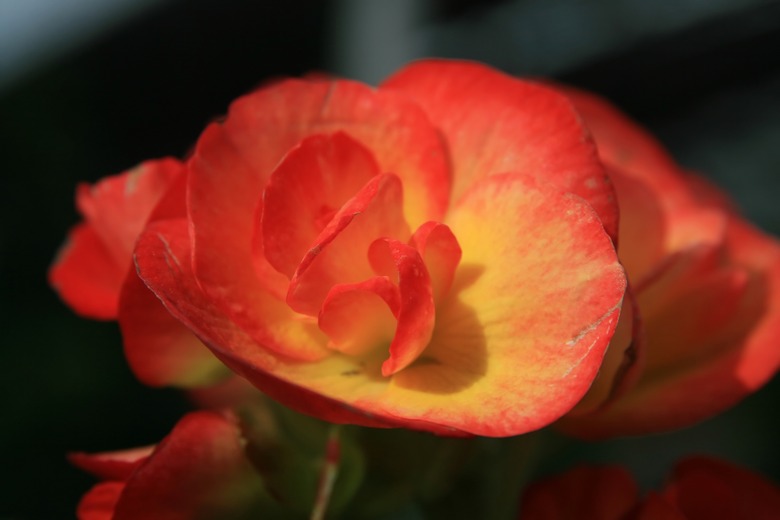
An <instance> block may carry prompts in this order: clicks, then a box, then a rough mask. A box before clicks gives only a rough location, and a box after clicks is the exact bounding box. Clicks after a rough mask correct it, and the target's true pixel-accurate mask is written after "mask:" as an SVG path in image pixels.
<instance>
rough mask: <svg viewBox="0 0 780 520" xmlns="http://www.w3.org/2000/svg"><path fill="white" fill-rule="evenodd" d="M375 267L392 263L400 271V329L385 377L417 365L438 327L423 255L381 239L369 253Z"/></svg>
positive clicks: (397, 331) (384, 370)
mask: <svg viewBox="0 0 780 520" xmlns="http://www.w3.org/2000/svg"><path fill="white" fill-rule="evenodd" d="M368 255H369V259H370V260H371V262H372V264H382V263H392V264H393V265H394V267H395V270H396V271H397V274H396V278H397V279H398V292H399V295H400V300H401V301H400V306H399V308H398V327H397V328H396V330H395V335H394V336H393V341H392V342H391V343H390V357H389V358H388V359H387V360H386V361H385V362H384V363H382V375H383V376H385V377H388V376H391V375H393V374H395V373H396V372H399V371H401V370H403V369H404V368H406V367H407V366H409V364H411V363H412V362H413V361H415V360H416V359H417V358H418V357H419V356H420V354H421V353H422V351H423V350H425V347H427V346H428V343H429V342H430V340H431V335H432V333H433V326H434V323H435V307H434V303H433V288H432V287H431V279H430V276H429V275H428V270H427V269H426V268H425V264H424V263H423V260H422V258H421V257H420V254H419V253H418V252H417V250H416V249H414V248H413V247H412V246H409V245H406V244H404V243H403V242H401V241H399V240H393V239H388V238H381V239H378V240H376V241H375V242H374V243H373V244H371V248H370V249H369V252H368Z"/></svg>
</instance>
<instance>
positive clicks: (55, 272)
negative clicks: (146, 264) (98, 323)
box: [49, 223, 130, 320]
mask: <svg viewBox="0 0 780 520" xmlns="http://www.w3.org/2000/svg"><path fill="white" fill-rule="evenodd" d="M129 259H130V257H129V256H128V260H129ZM126 273H127V268H126V267H125V266H124V265H120V264H118V263H117V262H116V261H115V260H114V258H113V256H112V255H111V254H110V252H109V251H108V249H106V246H105V244H104V243H103V241H102V240H101V238H100V237H99V236H98V235H97V233H95V230H94V229H93V228H92V227H91V226H90V225H89V224H84V223H82V224H78V225H77V226H75V227H74V228H73V229H72V230H71V231H70V233H69V234H68V238H67V241H66V242H65V244H63V246H62V247H61V248H60V251H59V252H58V253H57V258H55V260H54V263H53V264H52V266H51V268H50V269H49V284H51V286H52V287H53V288H54V289H55V290H56V291H57V293H58V294H59V295H60V298H62V300H63V301H64V302H65V303H66V304H67V305H68V306H69V307H70V308H72V309H73V310H74V311H75V312H76V313H78V314H80V315H82V316H85V317H88V318H96V319H102V320H111V319H114V318H116V315H117V306H118V300H119V291H120V288H121V287H122V280H124V277H125V274H126Z"/></svg>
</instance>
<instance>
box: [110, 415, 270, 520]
mask: <svg viewBox="0 0 780 520" xmlns="http://www.w3.org/2000/svg"><path fill="white" fill-rule="evenodd" d="M262 493H263V491H262V482H261V480H260V478H259V476H258V475H257V474H256V473H255V472H254V471H253V470H252V468H251V466H250V464H249V462H248V460H247V458H246V454H245V453H244V444H243V440H242V436H241V431H240V429H239V427H238V425H237V424H236V423H235V422H234V421H232V420H230V419H228V418H225V417H224V416H222V415H219V414H217V413H213V412H193V413H190V414H188V415H186V416H184V417H183V418H182V419H181V420H180V421H179V422H178V424H177V425H176V426H175V427H174V429H173V431H171V433H170V434H169V435H168V436H167V437H166V438H165V439H163V441H162V442H160V444H159V445H158V446H157V448H156V449H155V451H154V453H153V454H152V455H151V456H150V457H149V458H148V459H147V460H146V461H145V462H144V463H143V464H142V465H141V466H140V467H139V468H138V469H136V471H135V472H134V473H133V474H132V475H131V476H130V477H129V478H128V480H127V481H126V485H125V488H124V490H123V491H122V493H121V496H120V498H119V500H118V502H117V503H116V509H115V516H114V517H113V518H114V519H115V520H135V519H138V518H155V519H159V520H189V519H191V518H204V519H215V520H216V519H220V518H244V517H245V516H244V515H246V514H247V513H248V509H249V507H250V506H251V505H252V504H253V503H254V502H255V500H256V499H257V497H258V496H261V494H262Z"/></svg>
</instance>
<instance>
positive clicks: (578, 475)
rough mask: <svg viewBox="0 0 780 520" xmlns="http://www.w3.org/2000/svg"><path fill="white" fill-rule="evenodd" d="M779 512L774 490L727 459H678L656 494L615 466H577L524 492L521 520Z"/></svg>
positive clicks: (689, 519) (708, 517)
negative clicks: (645, 491) (642, 491)
mask: <svg viewBox="0 0 780 520" xmlns="http://www.w3.org/2000/svg"><path fill="white" fill-rule="evenodd" d="M777 511H780V488H778V487H777V485H775V484H774V483H773V482H771V481H769V480H766V479H764V478H763V477H762V476H760V475H757V474H755V473H753V472H751V471H748V470H746V469H743V468H740V467H738V466H735V465H733V464H730V463H728V462H724V461H720V460H716V459H712V458H707V457H690V458H688V459H685V460H682V461H680V462H679V463H678V464H677V465H676V466H675V468H674V470H673V472H672V475H671V477H670V478H669V480H668V481H667V482H666V484H665V485H664V487H663V489H662V490H661V491H659V492H655V491H651V492H650V493H648V494H647V495H646V496H645V497H644V498H641V497H640V493H639V489H638V487H637V485H636V483H635V482H634V480H633V478H632V477H631V475H630V474H629V473H628V472H627V471H626V470H624V469H623V468H620V467H617V466H603V467H596V466H580V467H577V468H574V469H571V470H569V471H567V472H566V473H563V474H561V475H558V476H554V477H549V478H546V479H544V480H540V481H538V482H536V483H534V484H532V485H531V486H529V487H528V489H527V490H526V492H525V494H524V496H523V500H522V503H521V507H520V518H522V519H523V520H715V519H723V520H726V519H736V518H750V519H756V520H770V519H772V518H776V517H777Z"/></svg>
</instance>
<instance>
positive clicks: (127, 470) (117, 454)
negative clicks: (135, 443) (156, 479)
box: [68, 446, 154, 480]
mask: <svg viewBox="0 0 780 520" xmlns="http://www.w3.org/2000/svg"><path fill="white" fill-rule="evenodd" d="M152 450H154V446H144V447H142V448H132V449H129V450H121V451H109V452H105V453H70V454H68V461H70V463H71V464H73V465H74V466H78V467H79V468H81V469H83V470H84V471H88V472H90V473H92V474H93V475H96V476H98V477H100V478H102V479H106V480H125V479H126V478H127V477H129V476H130V474H131V473H132V472H133V470H135V468H137V467H138V466H139V465H140V464H141V463H142V462H143V461H144V460H146V459H147V458H148V457H149V455H151V453H152Z"/></svg>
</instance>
